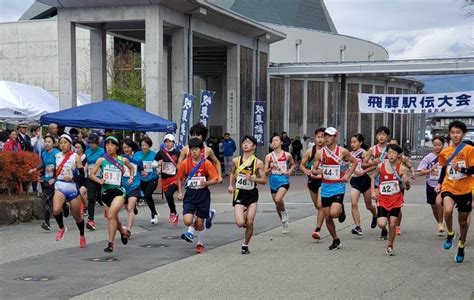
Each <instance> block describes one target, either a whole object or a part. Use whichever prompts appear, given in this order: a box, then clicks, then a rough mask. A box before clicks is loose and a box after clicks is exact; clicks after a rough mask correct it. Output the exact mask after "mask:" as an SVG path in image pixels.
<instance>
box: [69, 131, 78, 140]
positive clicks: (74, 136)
mask: <svg viewBox="0 0 474 300" xmlns="http://www.w3.org/2000/svg"><path fill="white" fill-rule="evenodd" d="M78 135H79V130H77V129H76V128H71V129H69V136H70V137H71V139H72V141H73V142H74V141H76V140H77V139H78Z"/></svg>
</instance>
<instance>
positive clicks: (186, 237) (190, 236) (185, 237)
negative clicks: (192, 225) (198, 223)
mask: <svg viewBox="0 0 474 300" xmlns="http://www.w3.org/2000/svg"><path fill="white" fill-rule="evenodd" d="M181 239H183V240H185V241H186V242H188V243H192V242H193V239H194V234H192V232H189V231H186V232H183V234H181Z"/></svg>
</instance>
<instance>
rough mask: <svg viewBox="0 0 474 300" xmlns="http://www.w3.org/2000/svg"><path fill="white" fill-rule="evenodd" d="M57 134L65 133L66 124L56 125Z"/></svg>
mask: <svg viewBox="0 0 474 300" xmlns="http://www.w3.org/2000/svg"><path fill="white" fill-rule="evenodd" d="M57 128H58V132H57V133H58V135H59V136H61V135H63V134H65V133H66V126H58V127H57Z"/></svg>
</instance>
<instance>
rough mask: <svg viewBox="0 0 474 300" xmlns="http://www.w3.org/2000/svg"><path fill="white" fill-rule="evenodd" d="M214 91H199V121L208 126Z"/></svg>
mask: <svg viewBox="0 0 474 300" xmlns="http://www.w3.org/2000/svg"><path fill="white" fill-rule="evenodd" d="M215 94H216V92H213V91H202V92H201V112H200V113H199V121H200V122H201V123H202V124H204V126H206V127H208V125H209V124H208V123H209V116H210V115H211V110H212V98H213V97H214V95H215Z"/></svg>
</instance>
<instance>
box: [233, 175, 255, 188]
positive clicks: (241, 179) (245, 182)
mask: <svg viewBox="0 0 474 300" xmlns="http://www.w3.org/2000/svg"><path fill="white" fill-rule="evenodd" d="M235 187H236V188H238V189H240V190H253V189H254V188H255V181H252V180H250V179H247V178H245V175H244V174H239V175H238V176H237V181H236V182H235Z"/></svg>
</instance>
